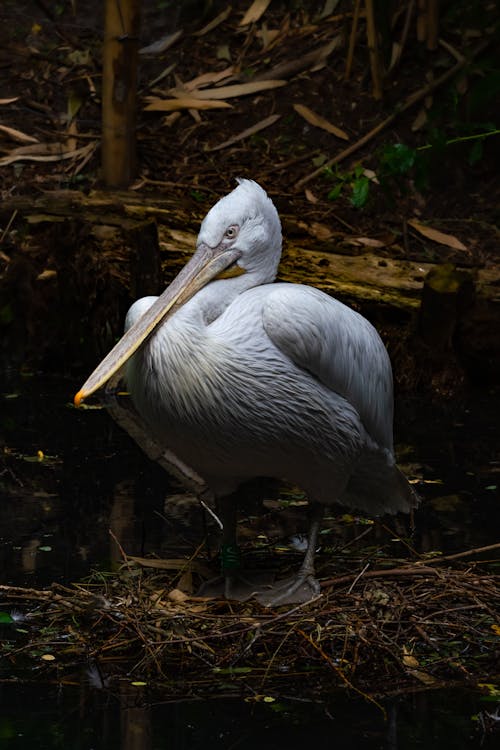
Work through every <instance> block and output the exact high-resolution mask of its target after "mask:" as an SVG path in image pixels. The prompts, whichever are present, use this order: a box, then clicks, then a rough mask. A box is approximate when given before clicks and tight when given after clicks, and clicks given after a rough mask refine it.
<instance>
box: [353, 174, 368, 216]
mask: <svg viewBox="0 0 500 750" xmlns="http://www.w3.org/2000/svg"><path fill="white" fill-rule="evenodd" d="M369 192H370V180H369V179H368V177H365V176H363V177H359V178H358V179H357V180H355V181H354V182H353V185H352V195H351V203H352V205H353V206H354V207H355V208H363V206H365V205H366V201H367V200H368V193H369Z"/></svg>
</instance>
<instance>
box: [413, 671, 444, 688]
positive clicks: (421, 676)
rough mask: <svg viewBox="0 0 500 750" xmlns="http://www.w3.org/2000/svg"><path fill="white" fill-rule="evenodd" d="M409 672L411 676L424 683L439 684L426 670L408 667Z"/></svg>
mask: <svg viewBox="0 0 500 750" xmlns="http://www.w3.org/2000/svg"><path fill="white" fill-rule="evenodd" d="M408 672H409V674H411V675H412V676H413V677H415V678H416V679H417V680H419V682H421V683H423V684H424V685H437V684H439V680H436V678H435V677H433V676H432V675H431V674H429V673H428V672H424V671H423V670H421V669H409V670H408Z"/></svg>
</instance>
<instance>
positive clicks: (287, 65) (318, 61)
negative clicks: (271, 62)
mask: <svg viewBox="0 0 500 750" xmlns="http://www.w3.org/2000/svg"><path fill="white" fill-rule="evenodd" d="M342 43H343V36H342V34H337V35H336V36H335V37H334V38H333V39H332V41H331V42H329V43H328V44H325V45H323V46H322V47H319V48H318V49H315V50H313V51H312V52H307V53H306V54H305V55H298V56H296V57H295V58H294V59H293V60H286V61H285V62H282V63H278V65H275V66H274V68H271V69H270V70H266V71H265V72H264V73H261V74H259V75H258V76H257V80H259V81H268V80H273V79H277V78H279V79H281V78H290V77H291V76H293V75H296V74H297V73H300V71H301V70H308V69H311V70H316V69H319V68H321V67H323V66H324V65H325V63H326V61H327V59H328V57H329V55H330V54H331V53H332V52H333V51H334V50H335V49H336V48H337V47H340V46H341V45H342Z"/></svg>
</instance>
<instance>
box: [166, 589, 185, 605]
mask: <svg viewBox="0 0 500 750" xmlns="http://www.w3.org/2000/svg"><path fill="white" fill-rule="evenodd" d="M167 598H168V599H170V601H171V602H175V603H176V604H180V603H181V602H185V601H186V599H189V597H188V595H187V594H185V593H184V591H181V590H180V589H172V591H169V592H168V597H167Z"/></svg>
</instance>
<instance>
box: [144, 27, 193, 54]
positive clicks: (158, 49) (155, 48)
mask: <svg viewBox="0 0 500 750" xmlns="http://www.w3.org/2000/svg"><path fill="white" fill-rule="evenodd" d="M183 33H184V32H183V30H182V29H179V31H175V32H174V33H173V34H167V35H166V36H164V37H162V38H161V39H158V41H156V42H153V43H152V44H148V46H147V47H142V49H140V50H139V54H140V55H161V54H162V52H165V50H167V49H168V48H169V47H171V46H172V45H173V44H175V42H176V41H177V40H178V39H180V38H181V36H182V35H183Z"/></svg>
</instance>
